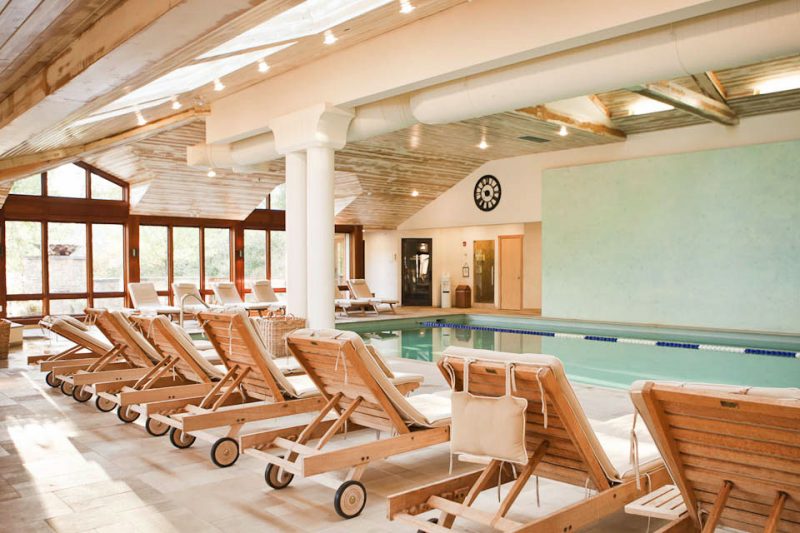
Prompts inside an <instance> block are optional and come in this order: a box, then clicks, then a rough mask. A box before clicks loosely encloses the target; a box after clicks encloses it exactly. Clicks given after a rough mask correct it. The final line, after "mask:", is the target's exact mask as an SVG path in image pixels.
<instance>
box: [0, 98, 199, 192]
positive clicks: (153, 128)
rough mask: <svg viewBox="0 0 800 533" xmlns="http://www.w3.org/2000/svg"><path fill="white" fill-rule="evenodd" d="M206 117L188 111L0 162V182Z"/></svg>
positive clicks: (192, 110) (193, 111)
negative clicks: (94, 139)
mask: <svg viewBox="0 0 800 533" xmlns="http://www.w3.org/2000/svg"><path fill="white" fill-rule="evenodd" d="M208 114H209V111H208V109H190V110H188V111H184V112H182V113H177V114H175V115H171V116H169V117H165V118H162V119H160V120H155V121H153V122H150V123H149V124H145V125H144V126H139V127H138V128H133V129H130V130H128V131H124V132H122V133H118V134H116V135H112V136H110V137H105V138H103V139H99V140H97V141H92V142H90V143H86V144H78V145H74V146H68V147H66V148H59V149H57V150H48V151H46V152H39V153H36V154H30V155H21V156H17V157H11V158H9V159H3V160H0V183H3V182H6V181H10V180H16V179H19V178H24V177H26V176H29V175H31V174H37V173H39V172H44V171H45V170H47V169H48V168H52V167H56V166H59V165H63V164H66V163H71V162H73V161H76V160H78V159H80V158H81V157H86V156H87V155H91V154H94V153H97V152H100V151H103V150H109V149H111V148H116V147H117V146H122V145H124V144H129V143H133V142H137V141H141V140H142V139H145V138H147V137H150V136H151V135H155V134H156V133H161V132H163V131H167V130H171V129H174V128H179V127H181V126H184V125H186V124H188V123H190V122H193V121H195V120H198V119H199V118H202V117H206V116H208Z"/></svg>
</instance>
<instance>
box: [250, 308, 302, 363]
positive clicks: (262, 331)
mask: <svg viewBox="0 0 800 533" xmlns="http://www.w3.org/2000/svg"><path fill="white" fill-rule="evenodd" d="M253 321H254V322H255V323H256V330H258V334H259V335H260V336H261V339H262V340H263V341H264V344H265V345H266V347H267V352H268V353H269V354H270V355H271V356H272V357H273V358H274V357H285V356H286V355H288V353H287V350H286V336H287V335H289V334H290V333H291V332H293V331H295V330H298V329H301V328H304V327H306V319H305V318H300V317H296V316H294V315H271V316H268V317H263V318H254V319H253Z"/></svg>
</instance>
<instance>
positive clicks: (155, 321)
mask: <svg viewBox="0 0 800 533" xmlns="http://www.w3.org/2000/svg"><path fill="white" fill-rule="evenodd" d="M131 321H132V322H133V323H135V324H136V325H137V326H139V329H140V330H141V331H142V332H143V333H144V336H145V337H146V338H147V339H148V340H149V341H150V342H151V343H152V344H153V346H155V348H156V349H157V350H158V351H159V353H161V355H162V356H164V357H170V358H173V359H176V360H177V361H178V362H177V363H176V364H175V366H174V367H173V368H174V369H175V372H177V373H178V374H180V375H181V376H183V377H184V378H185V379H187V380H189V381H194V382H197V383H211V381H212V380H211V378H210V377H209V376H208V373H207V372H205V371H204V370H203V369H202V368H201V367H200V365H199V364H198V363H197V361H195V359H194V357H193V356H192V355H191V354H189V353H188V351H187V350H186V348H185V347H184V346H183V345H182V344H181V343H180V341H178V339H176V338H175V337H176V334H177V333H178V332H175V331H173V330H172V328H173V327H179V326H173V325H172V324H170V323H169V321H168V319H166V318H163V317H162V318H156V317H152V316H147V317H145V316H138V317H131Z"/></svg>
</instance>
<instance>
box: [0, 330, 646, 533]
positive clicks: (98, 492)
mask: <svg viewBox="0 0 800 533" xmlns="http://www.w3.org/2000/svg"><path fill="white" fill-rule="evenodd" d="M58 348H59V347H58V346H53V345H51V344H50V343H49V342H48V341H46V340H43V339H35V338H28V339H27V340H26V341H25V347H24V349H23V350H16V351H14V352H12V354H11V355H10V358H9V360H8V361H0V531H5V532H11V531H25V532H36V531H63V532H79V531H104V532H105V531H109V532H110V531H126V532H130V531H159V532H164V531H191V532H195V533H199V532H205V531H375V532H378V531H412V528H410V527H408V526H406V525H403V524H402V523H397V522H389V521H388V520H387V519H386V517H385V516H386V501H385V498H386V496H387V495H389V494H392V493H395V492H398V491H402V490H406V489H410V488H413V487H415V486H418V485H420V484H423V483H426V482H430V481H434V480H437V479H441V478H443V477H445V476H447V474H448V465H449V454H448V448H447V446H446V445H440V446H437V447H434V448H430V449H427V450H424V451H420V452H416V453H411V454H406V455H402V456H398V457H396V458H393V459H391V460H387V461H381V462H378V463H374V464H373V465H372V466H371V467H370V468H369V469H368V470H367V473H366V475H365V478H364V479H363V482H364V483H365V485H366V486H367V489H368V492H369V497H368V502H367V506H366V508H365V510H364V512H363V513H362V515H361V516H359V517H357V518H355V519H353V520H349V521H343V520H342V519H340V518H339V517H338V516H337V515H336V513H335V512H334V510H333V505H332V502H333V490H331V489H330V488H327V487H324V486H322V485H319V484H317V483H315V482H314V481H313V480H295V481H294V482H293V483H292V485H291V486H290V487H289V488H287V489H285V490H282V491H275V490H272V489H270V488H269V487H268V486H267V485H266V484H265V482H264V478H263V475H264V464H263V463H261V462H260V461H258V460H257V459H256V458H253V457H250V456H242V457H241V458H240V459H239V461H238V462H237V463H236V464H235V465H234V466H232V467H230V468H226V469H220V468H217V467H215V466H214V465H212V464H211V462H210V460H209V457H208V452H209V449H210V446H209V445H208V444H207V443H203V442H200V441H199V440H198V442H197V443H196V444H195V445H194V446H193V447H192V448H189V449H187V450H178V449H175V448H173V447H172V446H171V445H170V443H169V442H168V439H167V438H166V437H163V438H156V437H151V436H149V435H148V434H147V433H146V432H145V430H144V428H143V427H142V421H141V420H140V421H137V422H136V423H133V424H124V423H122V422H120V421H119V420H118V419H117V417H116V416H115V415H114V413H101V412H99V411H98V410H97V409H95V407H94V405H93V402H91V401H90V402H87V403H85V404H79V403H77V402H75V401H74V400H72V398H67V397H65V396H63V395H62V394H61V392H60V391H58V390H56V389H51V388H50V387H48V386H47V385H46V384H45V382H44V375H43V374H41V373H40V372H39V371H38V369H36V368H33V367H27V366H26V365H25V357H26V356H27V355H29V354H35V353H39V352H40V351H42V350H43V349H48V350H57V349H58ZM392 365H393V366H394V367H395V369H397V370H404V371H415V372H419V373H423V374H425V375H426V378H427V380H428V384H427V385H426V386H425V388H424V391H430V390H437V389H441V388H443V387H444V382H443V380H442V378H441V377H440V376H439V375H438V373H437V371H436V369H435V367H433V365H428V364H425V363H419V362H413V361H400V360H394V361H392ZM576 389H577V393H578V395H579V397H580V399H581V401H582V403H583V405H584V406H585V408H586V411H587V415H588V416H589V417H590V418H592V419H594V420H595V421H597V422H601V423H602V422H606V423H607V424H606V425H607V426H608V427H610V428H615V429H614V430H616V431H618V432H619V433H620V438H627V432H628V431H629V430H630V422H629V421H630V413H631V412H632V411H631V409H632V408H631V404H630V401H629V400H628V397H627V394H626V393H625V392H624V391H612V390H606V389H600V388H594V387H585V386H578V387H576ZM623 422H624V423H623ZM349 438H354V437H352V436H350V437H349ZM355 438H358V437H355ZM471 468H474V466H472V467H470V466H469V465H464V464H456V471H463V470H467V469H471ZM540 488H541V490H540V492H541V505H540V506H539V507H537V504H536V496H535V491H534V489H533V483H529V487H528V488H526V490H525V491H524V492H523V494H522V495H521V496H520V498H519V500H518V501H517V503H516V504H515V506H514V508H513V510H512V513H511V514H510V515H509V517H510V518H512V519H517V520H525V519H531V518H533V517H534V516H537V515H542V514H546V513H548V512H551V511H552V510H555V509H558V508H560V507H562V506H565V505H568V504H569V503H572V502H575V501H579V500H580V499H582V498H583V497H584V496H585V492H584V489H583V488H577V487H571V486H567V485H564V484H560V483H555V482H550V481H547V480H542V481H541V486H540ZM489 492H491V494H490V493H489ZM489 492H487V493H486V494H484V495H483V496H482V497H481V499H480V500H479V502H478V505H479V506H480V507H484V508H486V509H492V508H493V505H494V506H496V497H497V496H496V493H494V492H492V491H489ZM647 522H648V521H647V519H642V518H639V517H633V516H628V515H625V514H623V513H616V514H614V515H612V516H611V517H610V518H608V519H606V520H604V521H603V522H601V523H599V524H597V525H595V526H593V527H592V528H589V529H588V530H587V531H592V532H601V531H602V532H606V531H607V532H622V533H624V532H628V531H630V532H634V531H636V532H639V531H641V532H644V531H647V530H648V523H647ZM463 525H466V523H462V526H463ZM658 525H660V523H659V522H658V521H655V520H654V521H653V523H652V524H650V530H651V531H652V530H655V529H656V528H657V526H658ZM470 531H481V529H480V528H473V529H470Z"/></svg>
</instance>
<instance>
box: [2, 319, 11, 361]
mask: <svg viewBox="0 0 800 533" xmlns="http://www.w3.org/2000/svg"><path fill="white" fill-rule="evenodd" d="M10 340H11V322H9V321H8V320H3V319H0V359H8V346H9V342H10Z"/></svg>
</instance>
